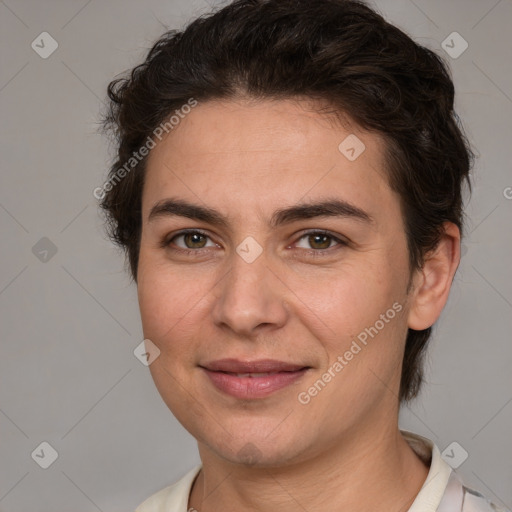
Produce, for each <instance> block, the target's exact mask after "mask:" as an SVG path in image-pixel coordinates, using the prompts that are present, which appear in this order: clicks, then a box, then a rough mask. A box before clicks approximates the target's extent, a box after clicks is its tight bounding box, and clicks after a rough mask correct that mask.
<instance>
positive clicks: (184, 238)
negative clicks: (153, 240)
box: [163, 229, 217, 252]
mask: <svg viewBox="0 0 512 512" xmlns="http://www.w3.org/2000/svg"><path fill="white" fill-rule="evenodd" d="M209 238H210V237H209V236H208V235H207V234H206V233H203V232H202V231H198V230H196V229H195V230H186V231H181V232H180V233H177V234H176V235H174V236H173V237H172V238H170V239H166V240H164V242H163V245H164V247H171V248H172V249H174V247H172V245H175V246H177V248H178V249H177V250H182V251H186V252H188V251H194V250H196V249H205V248H208V247H216V246H217V244H215V243H213V242H211V244H210V245H207V241H208V239H209ZM178 241H181V243H178Z"/></svg>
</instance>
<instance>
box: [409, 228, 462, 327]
mask: <svg viewBox="0 0 512 512" xmlns="http://www.w3.org/2000/svg"><path fill="white" fill-rule="evenodd" d="M443 228H444V233H443V235H442V236H441V239H440V241H439V244H438V246H437V247H436V248H435V249H434V250H433V251H432V252H430V253H429V254H427V255H426V256H425V262H424V265H423V268H421V269H419V270H417V271H416V274H415V276H414V278H413V279H414V281H413V282H414V286H413V290H412V291H411V296H410V309H409V317H408V326H409V328H410V329H415V330H418V331H420V330H423V329H427V328H428V327H431V326H432V325H433V324H434V323H435V322H436V320H437V319H438V318H439V316H440V315H441V311H442V310H443V308H444V306H445V304H446V301H447V300H448V295H449V293H450V288H451V285H452V281H453V277H454V275H455V271H456V270H457V267H458V266H459V262H460V231H459V228H458V227H457V226H456V225H455V224H453V223H452V222H445V223H444V225H443Z"/></svg>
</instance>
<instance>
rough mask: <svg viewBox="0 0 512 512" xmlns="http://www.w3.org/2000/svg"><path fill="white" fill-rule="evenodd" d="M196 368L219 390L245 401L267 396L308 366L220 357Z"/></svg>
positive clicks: (269, 360)
mask: <svg viewBox="0 0 512 512" xmlns="http://www.w3.org/2000/svg"><path fill="white" fill-rule="evenodd" d="M200 367H201V368H202V369H203V371H204V372H205V373H206V375H207V376H208V377H209V380H210V382H211V383H212V384H213V385H214V386H215V387H216V388H217V389H218V390H219V391H221V392H223V393H226V394H228V395H231V396H234V397H235V398H242V399H246V400H247V399H256V398H264V397H266V396H269V395H270V394H272V393H274V392H276V391H278V390H281V389H283V388H285V387H287V386H289V385H290V384H292V383H294V382H295V381H297V380H298V379H300V378H301V377H302V376H303V375H304V374H305V373H306V372H307V371H308V369H309V367H308V366H304V365H300V364H293V363H287V362H284V361H276V360H273V359H260V360H258V361H240V360H237V359H221V360H218V361H212V362H209V363H205V364H204V365H200Z"/></svg>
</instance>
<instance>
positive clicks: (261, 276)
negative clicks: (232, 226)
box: [212, 252, 289, 338]
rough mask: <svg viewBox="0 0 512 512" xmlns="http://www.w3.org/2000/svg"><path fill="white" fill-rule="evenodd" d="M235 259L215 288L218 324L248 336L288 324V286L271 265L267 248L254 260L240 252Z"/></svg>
mask: <svg viewBox="0 0 512 512" xmlns="http://www.w3.org/2000/svg"><path fill="white" fill-rule="evenodd" d="M232 260H233V261H232V262H231V267H230V269H229V271H228V272H227V274H226V275H225V276H224V278H223V279H221V281H220V282H219V283H218V285H217V287H216V290H215V292H214V293H215V296H216V301H215V304H214V306H213V312H212V315H213V321H214V323H215V325H217V326H218V327H221V328H224V329H229V330H231V331H232V332H233V333H235V334H237V335H238V336H240V337H246V338H251V337H254V336H256V335H257V334H259V333H260V332H261V331H263V330H273V329H277V328H280V327H282V326H283V325H285V323H286V321H287V319H288V315H289V310H288V308H287V305H286V302H287V301H286V295H287V292H286V290H287V288H286V286H285V284H284V283H283V282H282V281H281V280H280V279H279V278H278V276H277V272H276V271H275V270H273V269H272V268H270V266H269V262H268V260H267V258H266V257H265V252H263V254H261V255H260V256H259V257H258V258H257V259H256V260H255V261H253V262H252V263H248V262H247V261H245V260H244V259H243V258H241V257H240V256H239V255H238V254H233V257H232Z"/></svg>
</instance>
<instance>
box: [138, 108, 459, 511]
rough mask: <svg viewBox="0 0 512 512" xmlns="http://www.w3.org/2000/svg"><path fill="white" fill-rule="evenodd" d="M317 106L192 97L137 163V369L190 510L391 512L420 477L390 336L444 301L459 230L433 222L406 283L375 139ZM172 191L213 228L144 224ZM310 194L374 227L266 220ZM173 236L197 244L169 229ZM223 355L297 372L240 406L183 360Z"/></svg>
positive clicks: (394, 209) (395, 200)
mask: <svg viewBox="0 0 512 512" xmlns="http://www.w3.org/2000/svg"><path fill="white" fill-rule="evenodd" d="M318 106H319V105H315V104H314V103H312V102H311V101H307V100H305V99H304V100H295V101H292V100H278V101H271V100H260V101H254V100H253V101H249V100H247V99H243V98H240V99H237V100H236V101H235V100H230V101H210V102H206V103H200V104H199V105H198V106H196V107H195V108H194V109H192V111H191V112H190V113H189V114H188V115H187V116H186V117H185V118H184V119H183V120H182V121H181V122H180V125H179V126H178V127H177V128H176V129H175V130H173V131H172V132H170V133H169V135H168V136H166V137H165V138H164V139H163V140H162V141H161V142H159V143H158V144H157V146H156V147H155V148H154V149H153V150H152V151H151V153H150V155H149V159H148V163H147V175H146V182H145V186H144V190H143V196H142V216H143V226H142V236H141V246H140V259H139V267H138V283H137V285H138V298H139V304H140V311H141V317H142V323H143V330H144V336H145V338H147V339H150V340H151V341H152V342H153V343H154V344H155V345H156V346H158V348H159V349H160V356H159V357H158V358H157V359H156V360H155V361H154V362H153V363H152V364H151V365H150V371H151V374H152V377H153V379H154V381H155V384H156V386H157V389H158V391H159V393H160V394H161V396H162V398H163V400H164V401H165V403H166V404H167V406H168V407H169V409H170V410H171V411H172V412H173V414H174V415H175V416H176V418H177V419H178V420H179V421H180V422H181V423H182V424H183V425H184V427H185V428H186V429H187V430H188V431H189V432H190V433H191V434H192V435H193V436H194V437H195V438H196V439H197V442H198V448H199V453H200V457H201V460H202V463H203V469H202V470H201V472H200V474H199V476H198V478H197V479H196V481H195V483H194V486H193V489H192V492H191V496H190V500H189V507H194V508H195V509H197V510H199V511H201V512H209V511H218V510H255V511H270V510H276V509H277V507H279V510H281V511H282V512H283V511H284V512H287V511H296V510H297V509H300V510H303V509H304V510H320V509H321V507H325V508H326V509H327V508H328V509H329V510H350V511H352V512H358V511H361V512H362V511H370V510H390V511H396V512H399V511H405V510H407V509H408V508H409V506H410V505H411V503H412V502H413V501H414V498H415V496H416V495H417V493H418V492H419V490H420V488H421V486H422V485H423V483H424V481H425V479H426V477H427V473H428V468H427V467H426V466H425V465H424V464H423V463H422V462H421V461H420V459H419V458H418V457H417V456H416V455H415V454H414V452H413V451H412V450H411V448H410V447H409V445H408V444H407V443H406V441H405V440H404V439H403V437H402V436H401V434H400V432H399V429H398V411H399V400H398V391H399V383H400V372H401V363H402V357H403V350H404V344H405V337H406V333H407V328H408V327H411V328H414V329H424V328H426V327H428V326H430V325H432V324H433V323H434V322H435V321H436V319H437V318H438V316H439V315H440V313H441V310H442V308H443V306H444V304H445V302H446V300H447V298H448V293H449V289H450V285H451V282H452V279H453V275H454V273H455V271H456V268H457V265H458V263H459V245H460V237H459V231H458V229H457V228H456V226H454V225H452V224H449V223H447V224H445V234H444V236H443V237H442V239H441V242H440V244H439V246H438V247H437V249H436V250H435V251H433V252H432V253H431V254H429V255H427V258H426V263H425V266H424V267H423V269H421V270H418V271H415V272H414V273H413V274H412V276H411V274H410V272H409V270H408V252H407V244H406V238H405V232H404V224H403V219H402V215H401V211H400V202H399V197H398V196H397V194H396V193H395V192H393V191H392V190H391V188H390V187H389V185H388V183H387V179H386V171H385V163H384V159H383V151H384V141H383V140H382V139H381V137H380V136H379V135H378V134H375V133H369V132H366V131H364V130H362V129H360V128H359V127H357V126H356V125H355V124H353V123H351V122H350V120H349V119H348V118H345V122H343V123H341V122H334V120H333V119H332V118H329V117H327V116H326V115H325V114H320V113H318V112H317V108H316V109H315V107H318ZM350 134H355V135H356V136H357V137H358V138H359V139H360V140H361V141H363V142H364V144H365V146H366V149H365V151H364V152H363V153H362V154H361V155H360V156H359V157H358V158H357V159H356V160H354V161H349V160H348V159H347V158H346V157H345V156H344V155H343V154H342V153H341V152H340V150H339V149H338V145H339V144H340V142H342V141H343V140H344V139H345V138H346V137H347V136H348V135H350ZM171 197H172V198H175V199H176V198H178V199H182V200H186V201H188V202H190V203H194V204H197V205H201V206H208V207H210V208H213V209H215V210H218V212H219V213H221V214H222V215H224V216H226V218H227V219H228V221H229V224H228V226H227V227H226V226H224V227H221V226H217V225H211V224H209V223H208V222H204V221H199V220H192V219H189V218H184V217H180V216H175V215H174V216H172V215H159V216H156V217H154V218H152V219H151V220H150V219H149V212H150V211H151V209H152V208H153V207H154V206H155V205H156V204H157V203H159V202H160V201H162V200H165V199H167V198H171ZM326 198H336V199H342V200H345V201H347V202H349V203H351V204H352V205H355V206H357V207H358V208H360V209H362V210H364V211H365V212H367V213H368V215H369V216H371V218H372V219H373V220H372V222H365V221H363V220H361V219H357V218H352V217H316V218H311V219H304V220H297V221H295V222H292V223H289V224H285V225H281V226H278V227H272V226H270V223H269V221H270V218H271V216H272V214H273V212H274V211H275V210H276V209H279V208H283V207H286V206H293V205H296V204H299V203H304V202H306V201H311V202H316V201H319V200H324V199H326ZM187 228H193V229H200V230H201V231H203V232H205V233H206V234H207V236H206V237H204V238H203V237H201V236H199V237H196V238H193V237H192V238H190V237H183V236H182V237H177V238H173V237H174V236H175V235H176V234H177V233H178V232H179V231H180V230H183V229H187ZM305 230H313V231H314V230H328V231H329V232H330V233H331V234H332V235H333V237H337V238H339V239H340V240H343V241H345V242H346V243H345V244H338V242H336V240H335V239H332V238H327V239H326V240H327V241H326V243H325V239H322V238H321V237H320V241H319V242H318V239H313V240H311V237H308V236H307V235H304V231H305ZM248 236H250V237H252V238H253V239H254V240H255V241H256V242H257V243H258V244H259V246H260V247H261V248H262V251H263V252H262V253H261V255H260V256H259V257H258V258H257V259H256V260H255V261H253V262H252V263H248V262H247V261H245V260H244V259H243V258H242V257H240V255H239V254H238V253H237V252H236V248H237V246H238V245H239V244H240V243H241V242H242V241H243V240H244V239H245V238H246V237H248ZM315 240H317V241H316V242H315ZM162 241H167V242H170V244H169V245H168V246H167V247H162ZM326 246H327V248H325V247H326ZM180 248H181V249H186V248H189V249H190V250H191V252H193V251H195V252H194V253H193V254H191V253H190V254H184V253H181V252H179V249H180ZM315 252H316V254H317V256H316V257H315V256H314V255H313V253H315ZM320 253H322V254H320ZM411 279H412V281H410V280H411ZM409 284H412V286H411V287H410V288H409V287H408V285H409ZM394 303H399V304H400V305H401V306H402V309H401V311H400V312H399V313H398V314H397V315H396V316H395V317H394V318H393V319H392V320H390V321H389V322H387V323H386V324H385V327H384V328H383V329H381V330H379V333H378V335H376V336H375V337H374V338H373V339H371V338H369V341H368V344H367V345H366V346H364V348H363V349H362V350H361V351H360V352H359V353H358V354H357V355H356V356H354V358H353V359H352V360H351V361H349V362H348V364H347V365H346V366H345V367H344V368H343V370H342V371H341V372H340V373H339V374H337V375H336V377H334V378H332V379H331V381H330V382H329V383H328V384H327V385H326V386H325V387H324V388H323V389H322V390H321V391H320V392H319V393H318V394H317V395H316V396H314V397H312V398H311V400H310V402H309V403H308V404H306V405H304V404H302V403H300V402H299V401H298V399H297V396H298V394H299V393H300V392H303V391H307V390H308V388H310V387H311V386H312V385H313V384H314V383H315V382H316V381H318V379H320V378H321V377H322V375H323V374H324V373H325V372H326V371H327V370H328V369H329V368H330V367H332V365H333V363H334V362H335V361H336V360H337V357H338V356H340V355H343V354H344V353H345V352H346V351H347V350H348V349H349V348H350V345H351V343H352V341H353V340H354V339H355V337H356V336H357V335H358V334H359V333H361V332H363V331H364V329H365V328H367V327H370V326H373V325H375V323H376V321H377V320H379V318H381V317H380V315H382V314H384V313H385V312H386V311H387V310H389V309H390V308H391V307H392V305H393V304H394ZM222 358H236V359H241V360H250V361H252V360H257V359H264V358H265V359H266V358H270V359H277V360H280V361H286V362H292V363H299V364H301V365H303V366H310V367H311V369H310V370H308V372H307V373H306V374H305V375H304V376H303V377H301V379H299V380H298V381H296V382H295V383H294V384H292V385H290V386H288V387H287V388H285V389H282V390H280V391H278V392H275V393H274V394H272V395H270V396H268V397H266V398H264V399H257V400H242V399H237V398H234V397H231V396H229V395H226V394H223V393H221V392H220V391H219V390H217V388H215V387H214V386H213V385H212V384H211V383H210V381H209V379H208V378H207V376H206V375H205V374H204V372H203V370H202V369H201V368H200V367H199V366H198V365H199V364H201V363H205V362H207V361H212V360H217V359H222ZM319 490H321V492H319ZM334 504H335V505H334ZM333 505H334V506H333ZM301 507H303V508H301Z"/></svg>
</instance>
